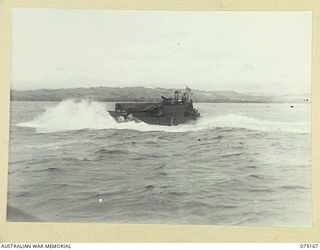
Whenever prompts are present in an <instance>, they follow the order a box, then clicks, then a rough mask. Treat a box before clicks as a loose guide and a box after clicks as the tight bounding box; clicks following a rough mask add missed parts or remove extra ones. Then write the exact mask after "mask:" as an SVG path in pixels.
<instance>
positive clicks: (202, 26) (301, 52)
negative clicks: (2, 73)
mask: <svg viewBox="0 0 320 250" xmlns="http://www.w3.org/2000/svg"><path fill="white" fill-rule="evenodd" d="M12 17H13V22H12V73H11V79H12V83H11V84H12V85H11V86H12V88H13V89H39V88H73V87H95V86H109V87H117V86H119V87H124V86H144V87H164V88H169V87H170V88H184V87H185V86H186V85H188V86H189V87H191V88H197V89H204V90H232V91H238V92H263V93H279V94H298V93H309V92H310V86H311V24H312V16H311V12H307V11H304V12H302V11H301V12H294V11H287V12H281V11H274V12H262V11H257V12H236V11H228V12H221V11H216V12H214V11H198V12H196V11H179V12H176V11H172V12H169V11H104V10H71V9H14V10H13V13H12Z"/></svg>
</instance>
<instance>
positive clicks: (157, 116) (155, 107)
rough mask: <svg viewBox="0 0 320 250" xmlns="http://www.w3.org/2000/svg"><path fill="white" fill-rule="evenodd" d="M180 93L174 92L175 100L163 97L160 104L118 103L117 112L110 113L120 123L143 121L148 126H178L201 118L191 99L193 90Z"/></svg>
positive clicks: (116, 105)
mask: <svg viewBox="0 0 320 250" xmlns="http://www.w3.org/2000/svg"><path fill="white" fill-rule="evenodd" d="M179 94H180V91H177V90H176V91H174V97H173V98H166V97H163V96H161V98H162V101H161V102H160V103H116V104H115V111H108V112H109V114H110V115H111V116H112V117H113V118H115V119H116V121H118V122H122V121H130V120H135V121H142V122H145V123H148V124H158V125H168V126H172V125H178V124H181V123H185V122H188V121H191V120H196V119H197V118H198V117H200V113H199V112H198V111H197V110H196V109H195V108H194V107H193V101H192V99H191V98H190V96H191V90H190V89H189V88H186V91H185V92H184V93H183V94H182V96H181V98H180V96H179Z"/></svg>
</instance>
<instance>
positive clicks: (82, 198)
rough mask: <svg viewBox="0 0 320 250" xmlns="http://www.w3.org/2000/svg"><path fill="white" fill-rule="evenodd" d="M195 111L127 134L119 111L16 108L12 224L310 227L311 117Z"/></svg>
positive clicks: (236, 108) (85, 106) (283, 110)
mask: <svg viewBox="0 0 320 250" xmlns="http://www.w3.org/2000/svg"><path fill="white" fill-rule="evenodd" d="M195 106H196V107H197V108H198V109H199V111H200V112H201V115H202V118H201V119H200V120H198V121H197V122H195V123H192V124H185V125H179V126H175V127H166V126H157V125H148V124H144V123H135V122H128V123H121V124H118V123H116V122H114V120H113V119H112V118H111V117H110V116H109V115H108V114H107V113H106V111H107V110H112V109H113V108H114V104H113V103H91V104H90V103H88V102H87V101H80V102H76V101H72V100H67V101H63V102H60V103H58V102H11V131H10V160H9V173H8V205H9V208H8V216H7V219H8V220H9V221H19V220H23V218H22V217H21V216H17V215H16V213H15V212H12V211H13V210H15V209H18V210H20V212H21V214H25V215H28V216H30V217H28V218H31V219H29V220H33V219H34V220H40V221H50V222H103V223H108V222H110V223H164V224H213V225H255V226H311V221H312V218H311V213H312V211H311V148H310V143H311V140H310V138H311V134H310V105H309V104H294V107H293V108H291V107H290V104H223V103H221V104H216V103H212V104H195ZM26 218H27V217H25V220H28V219H26Z"/></svg>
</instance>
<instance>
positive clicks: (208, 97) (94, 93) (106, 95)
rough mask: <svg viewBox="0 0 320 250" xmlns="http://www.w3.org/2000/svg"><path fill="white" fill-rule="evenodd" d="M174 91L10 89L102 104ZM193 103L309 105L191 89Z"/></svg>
mask: <svg viewBox="0 0 320 250" xmlns="http://www.w3.org/2000/svg"><path fill="white" fill-rule="evenodd" d="M174 90H175V89H164V88H145V87H123V88H120V87H91V88H69V89H38V90H11V100H13V101H62V100H65V99H88V98H89V97H90V98H91V99H92V100H95V101H101V102H159V101H161V96H165V97H169V96H172V94H173V91H174ZM192 93H193V96H192V99H193V101H194V102H198V103H199V102H205V103H214V102H215V103H228V102H234V103H241V102H244V103H248V102H253V103H270V102H291V103H296V102H308V101H309V100H310V97H309V95H308V94H306V95H292V96H288V95H286V96H280V95H279V96H271V95H258V94H241V93H238V92H235V91H204V90H197V89H193V90H192Z"/></svg>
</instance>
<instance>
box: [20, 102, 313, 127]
mask: <svg viewBox="0 0 320 250" xmlns="http://www.w3.org/2000/svg"><path fill="white" fill-rule="evenodd" d="M17 126H19V127H30V128H34V129H36V131H37V132H38V133H52V132H64V131H73V130H82V129H91V130H95V129H129V130H137V131H163V132H188V131H200V130H206V129H213V128H217V127H219V128H244V129H249V130H259V131H281V132H292V133H310V126H309V124H308V123H306V122H301V123H298V122H295V123H292V122H291V123H289V122H275V121H267V120H259V119H256V118H251V117H247V116H242V115H237V114H227V115H224V116H219V117H201V118H200V119H198V120H197V121H196V122H192V123H189V124H181V125H178V126H172V127H170V126H161V125H150V124H146V123H143V122H134V121H131V122H123V123H117V122H116V121H115V120H114V119H113V118H112V117H111V116H110V115H109V113H108V112H107V110H106V107H105V105H104V104H102V103H97V102H92V103H89V102H88V101H87V100H82V101H74V100H66V101H62V102H60V103H59V104H58V105H57V106H54V107H48V108H46V109H45V112H44V113H42V114H40V115H39V116H37V117H36V118H35V119H34V120H32V121H29V122H22V123H19V124H17Z"/></svg>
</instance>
